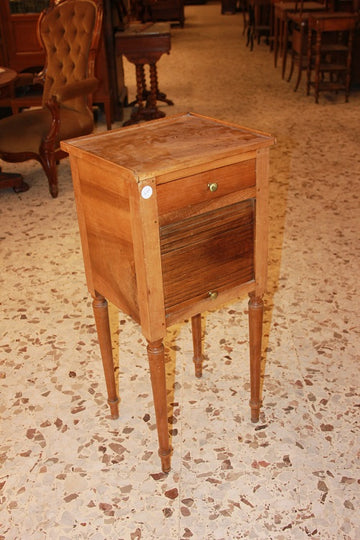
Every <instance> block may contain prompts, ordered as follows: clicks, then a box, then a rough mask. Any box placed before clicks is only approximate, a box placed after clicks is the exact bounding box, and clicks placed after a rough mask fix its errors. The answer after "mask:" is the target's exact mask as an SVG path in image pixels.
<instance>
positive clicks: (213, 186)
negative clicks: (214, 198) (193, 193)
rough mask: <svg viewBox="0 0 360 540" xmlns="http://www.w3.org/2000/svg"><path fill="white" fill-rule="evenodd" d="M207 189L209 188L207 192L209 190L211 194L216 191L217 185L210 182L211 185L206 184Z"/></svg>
mask: <svg viewBox="0 0 360 540" xmlns="http://www.w3.org/2000/svg"><path fill="white" fill-rule="evenodd" d="M208 188H209V190H210V191H211V192H214V191H216V190H217V188H218V185H217V183H216V182H211V184H208Z"/></svg>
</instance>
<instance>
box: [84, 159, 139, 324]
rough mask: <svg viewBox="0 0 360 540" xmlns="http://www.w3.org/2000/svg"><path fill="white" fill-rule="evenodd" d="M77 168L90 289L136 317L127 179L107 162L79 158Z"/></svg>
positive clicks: (137, 312) (137, 311)
mask: <svg viewBox="0 0 360 540" xmlns="http://www.w3.org/2000/svg"><path fill="white" fill-rule="evenodd" d="M77 168H78V183H79V186H78V192H79V193H78V198H79V199H80V207H81V212H82V218H81V220H82V221H83V225H82V227H81V228H82V229H83V232H82V237H83V240H82V242H83V245H84V244H85V246H86V251H87V253H84V260H85V267H86V273H87V277H88V283H90V289H91V291H92V292H93V291H97V292H98V293H100V294H102V295H103V296H105V297H106V298H107V299H108V300H110V301H111V302H112V303H113V304H114V305H116V306H117V307H118V308H119V309H121V310H122V311H123V312H125V313H127V314H128V315H130V316H131V317H133V318H134V319H135V320H136V321H138V320H139V310H138V305H137V301H136V298H137V292H136V278H135V264H134V250H133V243H132V233H131V225H130V211H129V201H128V185H127V180H126V178H122V176H121V171H119V169H118V168H116V167H114V166H112V165H107V164H106V163H97V164H96V165H94V164H93V163H89V162H88V161H87V160H83V159H80V160H78V166H77ZM79 222H80V218H79Z"/></svg>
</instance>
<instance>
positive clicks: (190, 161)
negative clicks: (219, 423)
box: [61, 113, 274, 472]
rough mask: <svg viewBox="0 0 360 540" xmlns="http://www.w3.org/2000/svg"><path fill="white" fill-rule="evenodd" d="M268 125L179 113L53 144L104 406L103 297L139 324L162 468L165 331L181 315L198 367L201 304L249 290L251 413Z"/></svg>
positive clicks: (106, 333)
mask: <svg viewBox="0 0 360 540" xmlns="http://www.w3.org/2000/svg"><path fill="white" fill-rule="evenodd" d="M273 144H274V138H273V137H271V136H270V135H267V134H264V133H261V132H258V131H254V130H249V129H246V128H243V127H240V126H237V125H234V124H230V123H226V122H221V121H218V120H214V119H212V118H208V117H204V116H201V115H198V114H193V113H191V114H190V113H189V114H181V115H175V116H171V117H168V118H163V119H159V120H154V121H150V122H146V123H143V124H139V125H134V126H129V127H126V128H121V129H118V130H114V131H111V132H107V133H101V134H99V135H96V134H95V135H90V136H87V137H82V138H79V139H74V140H71V141H66V142H62V143H61V146H62V148H63V149H64V150H65V151H66V152H68V153H69V154H70V163H71V171H72V177H73V183H74V191H75V198H76V204H77V212H78V220H79V227H80V234H81V242H82V250H83V256H84V263H85V271H86V278H87V284H88V288H89V291H90V293H91V295H92V297H93V308H94V315H95V321H96V326H97V332H98V339H99V344H100V350H101V355H102V361H103V366H104V372H105V380H106V385H107V391H108V402H109V406H110V410H111V414H112V416H113V417H114V418H116V417H118V414H119V413H118V398H117V389H116V384H115V377H114V366H113V358H112V348H111V336H110V329H109V319H108V310H107V300H109V301H111V302H112V303H113V304H114V305H115V306H117V307H118V308H119V309H120V310H122V311H123V312H125V313H127V314H128V315H130V316H131V317H132V318H133V319H134V320H135V321H136V322H137V323H138V324H139V325H140V327H141V330H142V333H143V335H144V336H145V338H146V340H147V342H148V346H147V353H148V360H149V366H150V376H151V383H152V389H153V399H154V407H155V414H156V423H157V430H158V438H159V455H160V458H161V465H162V470H163V471H164V472H168V471H169V470H170V455H171V448H170V442H169V434H168V419H167V403H166V377H165V364H164V346H163V338H164V336H165V334H166V328H167V327H168V326H170V325H171V324H173V323H175V322H177V321H180V320H183V319H185V318H188V317H189V318H190V319H191V323H192V332H193V346H194V364H195V374H196V376H197V377H201V374H202V347H201V312H202V311H206V310H209V309H211V310H212V309H214V308H217V307H219V306H221V305H222V304H223V303H224V302H229V301H231V300H234V299H237V298H239V297H241V296H242V295H244V294H249V296H250V300H249V341H250V381H251V395H250V408H251V419H252V420H253V421H254V422H256V421H257V420H258V419H259V409H260V406H261V401H260V361H261V337H262V316H263V299H262V297H263V294H264V291H265V284H266V273H267V235H268V165H269V147H270V146H271V145H273Z"/></svg>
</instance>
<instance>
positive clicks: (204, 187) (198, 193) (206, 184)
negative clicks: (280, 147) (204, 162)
mask: <svg viewBox="0 0 360 540" xmlns="http://www.w3.org/2000/svg"><path fill="white" fill-rule="evenodd" d="M255 182H256V171H255V158H254V159H249V160H247V161H242V162H240V163H234V164H233V165H226V166H225V167H219V168H217V169H214V170H210V171H205V172H202V173H199V174H195V175H192V176H187V177H184V178H181V179H180V180H173V181H172V182H167V183H165V184H161V185H159V186H158V188H157V201H158V209H159V215H160V216H162V215H164V214H167V213H169V212H173V211H174V210H178V209H180V208H184V207H185V206H191V205H195V204H198V203H203V202H205V201H211V200H213V199H216V198H218V197H223V196H224V195H228V194H229V193H232V192H235V191H240V190H242V189H245V188H248V187H251V186H255Z"/></svg>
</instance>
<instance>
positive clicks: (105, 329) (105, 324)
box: [93, 294, 119, 419]
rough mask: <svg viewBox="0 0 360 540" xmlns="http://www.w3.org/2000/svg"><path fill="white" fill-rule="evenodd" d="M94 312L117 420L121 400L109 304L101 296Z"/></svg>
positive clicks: (107, 382)
mask: <svg viewBox="0 0 360 540" xmlns="http://www.w3.org/2000/svg"><path fill="white" fill-rule="evenodd" d="M93 310H94V317H95V323H96V329H97V333H98V340H99V345H100V352H101V358H102V362H103V368H104V374H105V382H106V388H107V393H108V404H109V407H110V413H111V418H114V419H115V418H118V417H119V398H118V396H117V392H116V382H115V373H114V361H113V354H112V345H111V334H110V324H109V312H108V303H107V301H106V299H105V298H104V297H103V296H101V295H100V294H96V295H95V296H94V299H93Z"/></svg>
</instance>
